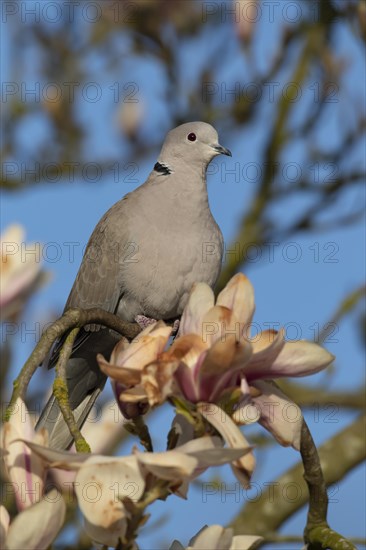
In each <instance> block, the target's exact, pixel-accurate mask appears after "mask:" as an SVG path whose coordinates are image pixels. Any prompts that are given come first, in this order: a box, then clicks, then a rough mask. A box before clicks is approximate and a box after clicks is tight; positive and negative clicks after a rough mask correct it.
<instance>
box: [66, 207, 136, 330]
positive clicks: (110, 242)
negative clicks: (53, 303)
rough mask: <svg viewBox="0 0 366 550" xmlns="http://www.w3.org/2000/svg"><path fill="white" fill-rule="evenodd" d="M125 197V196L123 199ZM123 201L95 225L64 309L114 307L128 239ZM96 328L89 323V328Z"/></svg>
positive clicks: (97, 328)
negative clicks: (123, 213) (121, 261)
mask: <svg viewBox="0 0 366 550" xmlns="http://www.w3.org/2000/svg"><path fill="white" fill-rule="evenodd" d="M126 198H127V196H126V197H124V199H122V201H125V200H126ZM122 201H119V202H118V203H116V204H115V205H114V206H112V208H111V209H110V210H108V212H107V213H106V214H105V215H104V216H103V218H102V219H101V220H100V222H99V223H98V225H97V226H96V228H95V229H94V231H93V233H92V235H91V237H90V239H89V242H88V244H87V247H86V251H85V254H84V258H83V261H82V263H81V266H80V269H79V272H78V274H77V276H76V279H75V282H74V285H73V287H72V289H71V292H70V295H69V297H68V300H67V302H66V306H65V311H66V310H67V309H70V308H74V307H75V308H82V309H91V308H95V307H97V308H101V309H104V310H105V311H109V312H110V313H114V312H115V311H116V309H117V305H118V302H119V298H120V296H121V294H122V292H123V289H122V288H121V281H120V279H121V277H120V257H121V253H123V249H124V248H125V247H126V241H127V235H126V231H125V230H124V222H125V220H123V215H122V212H123V209H124V208H123V207H124V204H123V203H122ZM99 328H100V327H99V326H95V325H91V326H90V327H89V330H99Z"/></svg>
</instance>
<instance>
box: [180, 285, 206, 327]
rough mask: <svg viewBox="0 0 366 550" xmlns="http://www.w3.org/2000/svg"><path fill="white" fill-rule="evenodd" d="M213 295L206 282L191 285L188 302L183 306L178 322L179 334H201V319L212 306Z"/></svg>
mask: <svg viewBox="0 0 366 550" xmlns="http://www.w3.org/2000/svg"><path fill="white" fill-rule="evenodd" d="M214 303H215V297H214V293H213V291H212V289H211V288H210V287H209V286H208V285H207V284H206V283H196V284H195V285H193V287H192V290H191V293H190V295H189V299H188V303H187V305H186V307H185V308H184V311H183V315H182V317H181V320H180V324H179V333H178V335H179V336H184V335H185V334H199V335H201V334H202V320H203V317H204V315H205V314H206V313H207V311H208V310H209V309H210V308H211V307H213V305H214Z"/></svg>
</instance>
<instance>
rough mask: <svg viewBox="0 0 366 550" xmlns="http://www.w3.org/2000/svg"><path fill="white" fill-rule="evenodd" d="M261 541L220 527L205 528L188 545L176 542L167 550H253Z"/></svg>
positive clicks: (261, 539) (255, 537) (260, 538)
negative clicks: (207, 549) (206, 549)
mask: <svg viewBox="0 0 366 550" xmlns="http://www.w3.org/2000/svg"><path fill="white" fill-rule="evenodd" d="M262 541H263V537H258V536H255V535H235V536H234V533H233V529H231V528H228V529H225V528H224V527H221V525H210V526H206V527H204V528H203V529H201V530H200V531H199V533H197V535H195V536H194V537H193V538H192V539H191V540H190V541H189V545H188V546H187V547H186V548H184V546H183V545H182V544H181V543H180V542H178V541H177V540H176V541H174V542H173V544H172V545H171V547H170V548H169V550H195V549H196V550H202V549H203V548H209V549H210V550H222V549H223V548H227V549H228V550H254V548H257V547H258V544H259V543H260V542H262Z"/></svg>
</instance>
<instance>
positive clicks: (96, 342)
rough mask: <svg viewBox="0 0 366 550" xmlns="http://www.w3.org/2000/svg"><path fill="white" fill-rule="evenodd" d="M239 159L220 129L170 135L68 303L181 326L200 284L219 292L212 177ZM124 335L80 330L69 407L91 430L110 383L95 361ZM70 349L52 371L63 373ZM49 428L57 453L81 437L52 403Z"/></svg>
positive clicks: (100, 237) (114, 215) (219, 247)
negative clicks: (221, 159)
mask: <svg viewBox="0 0 366 550" xmlns="http://www.w3.org/2000/svg"><path fill="white" fill-rule="evenodd" d="M220 154H224V155H229V156H231V152H230V151H229V150H228V149H226V148H225V147H222V146H221V145H220V144H219V142H218V135H217V132H216V130H215V129H214V128H213V127H212V126H211V125H210V124H206V123H204V122H190V123H187V124H182V125H181V126H178V127H177V128H175V129H173V130H171V131H170V132H169V133H168V134H167V136H166V139H165V141H164V144H163V147H162V150H161V152H160V155H159V158H158V161H157V162H156V164H155V166H154V169H153V170H152V172H151V173H150V175H149V177H148V178H147V180H146V182H145V183H144V184H143V185H141V186H140V187H138V188H137V189H135V190H134V191H132V192H131V193H128V194H127V195H126V196H124V197H123V198H122V199H121V200H120V201H118V202H117V203H116V204H114V205H113V206H112V207H111V208H110V209H109V210H108V212H106V214H104V216H103V217H102V218H101V220H100V221H99V223H98V224H97V226H96V227H95V229H94V231H93V233H92V235H91V237H90V239H89V242H88V245H87V248H86V252H85V254H84V257H83V261H82V263H81V266H80V269H79V272H78V274H77V276H76V279H75V282H74V285H73V287H72V289H71V292H70V295H69V298H68V300H67V302H66V306H65V311H66V310H67V309H69V308H83V309H90V308H94V307H99V308H102V309H104V310H106V311H108V312H111V313H115V314H117V315H118V316H119V317H121V318H122V319H124V320H126V321H134V320H136V319H140V320H141V316H143V317H142V319H145V318H151V319H164V320H171V319H176V318H178V317H179V316H180V315H181V313H182V311H183V308H184V306H185V304H186V302H187V299H188V295H189V292H190V290H191V288H192V285H193V283H195V282H197V281H203V282H206V283H207V284H209V285H210V286H211V287H213V286H214V285H215V283H216V280H217V278H218V275H219V272H220V266H221V260H222V253H223V238H222V234H221V231H220V229H219V227H218V225H217V223H216V222H215V220H214V218H213V216H212V213H211V210H210V207H209V203H208V196H207V188H206V169H207V166H208V164H209V163H210V161H211V160H212V159H213V158H214V157H216V156H217V155H220ZM119 338H120V336H118V335H117V334H116V333H114V332H113V331H111V330H109V329H107V328H105V327H101V326H97V325H91V326H89V327H85V328H84V329H82V330H81V331H80V332H79V335H78V337H77V339H76V341H75V345H74V349H73V353H72V355H71V357H70V360H69V362H68V364H67V368H66V377H67V383H68V390H69V398H70V404H71V407H72V409H73V411H74V416H75V419H76V421H77V423H78V425H79V427H81V426H82V424H83V423H84V422H85V420H86V418H87V416H88V414H89V412H90V409H91V407H92V406H93V404H94V402H95V400H96V398H97V397H98V395H99V393H100V392H101V391H102V389H103V387H104V384H105V381H106V377H105V375H104V374H103V373H102V372H101V371H100V370H99V367H98V364H97V362H96V354H97V353H102V354H103V355H104V356H107V357H108V356H109V355H110V353H111V352H112V349H113V347H114V346H115V344H116V342H117V341H118V339H119ZM61 345H62V341H61V342H58V343H57V344H56V346H55V348H54V350H53V353H52V355H51V358H50V359H49V362H48V367H49V368H50V367H52V366H54V365H55V363H56V361H57V357H58V352H59V350H60V347H61ZM42 427H46V428H47V430H48V432H49V437H50V443H49V444H50V447H53V448H56V449H66V448H68V447H69V446H70V445H71V443H72V437H71V436H70V433H69V431H68V428H67V426H66V424H65V422H64V420H63V417H62V414H61V412H60V410H59V407H58V404H57V402H56V400H55V398H54V397H53V396H51V398H50V399H49V401H48V403H47V405H46V407H45V409H44V410H43V412H42V414H41V416H40V419H39V421H38V423H37V426H36V429H40V428H42Z"/></svg>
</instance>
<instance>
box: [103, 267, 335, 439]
mask: <svg viewBox="0 0 366 550" xmlns="http://www.w3.org/2000/svg"><path fill="white" fill-rule="evenodd" d="M254 307H255V306H254V291H253V287H252V285H251V283H250V281H249V280H248V279H247V277H245V275H243V274H242V273H238V274H237V275H235V276H234V277H232V279H231V280H230V281H229V283H228V284H227V285H226V287H225V288H224V289H223V290H222V291H221V292H220V294H219V295H218V297H217V300H216V304H215V298H214V293H213V291H212V289H211V288H210V287H209V286H208V285H207V284H205V283H197V284H195V285H194V286H193V289H192V291H191V294H190V296H189V300H188V303H187V305H186V307H185V309H184V311H183V315H182V318H181V322H180V328H179V334H178V337H177V338H176V339H175V340H174V342H173V344H172V345H171V346H170V348H169V349H168V350H167V351H164V349H165V346H166V344H167V341H168V338H169V334H170V333H169V332H168V331H169V329H168V327H166V326H165V325H164V323H162V322H159V323H158V324H156V325H153V327H152V328H150V327H148V329H147V330H149V332H148V333H146V332H145V331H144V332H145V335H146V336H145V335H144V338H143V339H142V341H141V342H140V343H139V344H138V343H137V342H132V344H131V345H130V346H129V345H128V344H127V343H126V342H124V343H122V344H118V345H117V347H116V348H115V350H114V352H113V354H112V357H111V361H110V363H108V362H107V361H106V360H105V359H104V358H103V357H102V356H98V361H99V365H100V367H101V369H102V370H103V371H104V372H105V373H106V374H108V375H110V376H112V377H113V378H114V379H115V380H117V381H119V382H122V383H123V384H124V385H125V387H126V386H128V385H129V386H130V387H129V388H128V389H122V392H121V394H120V399H121V400H122V401H124V402H129V403H140V404H141V403H143V402H147V401H148V402H149V403H150V405H154V404H157V403H161V402H162V401H164V399H166V397H167V396H168V395H170V394H175V395H183V396H184V397H185V399H186V400H187V401H189V402H191V403H200V402H206V403H220V402H222V400H223V399H225V397H226V396H228V395H229V394H230V392H232V391H233V390H234V389H236V388H238V389H241V392H242V393H241V397H240V398H239V399H238V404H237V407H238V408H237V411H236V412H235V415H234V419H235V421H237V422H238V423H242V424H247V423H250V422H253V421H257V420H258V421H259V422H261V423H262V424H263V426H264V427H265V428H267V429H269V430H270V431H271V432H272V433H273V435H274V436H275V437H276V439H277V440H278V441H279V442H280V443H281V444H283V445H293V446H294V447H295V448H299V441H300V439H299V438H300V429H301V422H302V416H301V412H300V409H298V408H296V406H295V405H294V404H293V403H292V402H291V401H289V400H287V398H286V396H285V395H284V394H282V393H281V392H280V391H279V390H278V389H277V388H275V387H274V386H273V384H272V385H271V384H267V383H266V382H265V380H266V379H276V378H280V377H284V376H292V377H299V376H308V375H310V374H314V373H316V372H319V371H320V370H322V369H324V368H325V367H326V366H327V365H329V363H331V361H332V360H333V356H332V355H331V354H330V353H329V352H328V351H326V350H325V349H323V348H322V347H321V346H319V345H317V344H315V343H313V342H307V341H304V340H299V341H295V342H294V341H291V342H286V341H285V339H284V331H283V330H280V331H279V332H277V331H274V330H265V331H263V332H261V333H259V334H258V335H256V337H255V338H251V337H250V324H251V321H252V317H253V314H254ZM145 330H146V329H145ZM144 332H143V333H142V334H144ZM154 333H156V336H158V335H159V338H160V343H159V344H158V343H157V342H155V343H154V339H153V335H154ZM145 339H146V341H145ZM129 354H130V355H131V357H129ZM278 405H280V406H281V407H280V409H279V408H278ZM290 407H292V409H291V410H292V414H291V416H288V415H287V414H286V413H287V412H289V411H290ZM253 409H255V411H257V413H256V415H254V418H253ZM258 411H259V412H258ZM274 411H275V412H274Z"/></svg>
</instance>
